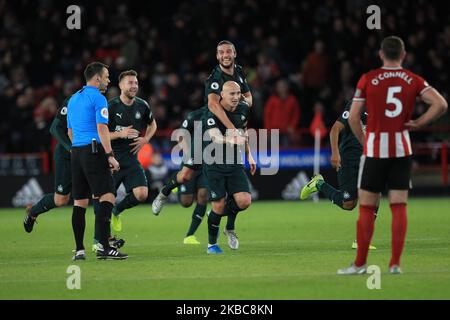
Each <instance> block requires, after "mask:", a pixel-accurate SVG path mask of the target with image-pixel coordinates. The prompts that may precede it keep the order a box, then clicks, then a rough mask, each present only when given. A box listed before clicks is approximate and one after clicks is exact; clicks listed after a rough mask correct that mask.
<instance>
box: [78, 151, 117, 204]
mask: <svg viewBox="0 0 450 320" xmlns="http://www.w3.org/2000/svg"><path fill="white" fill-rule="evenodd" d="M71 165H72V196H73V198H74V199H75V200H81V199H89V198H91V195H94V196H95V197H100V196H102V195H104V194H106V193H114V183H113V177H112V174H111V170H110V168H109V163H108V159H107V158H106V156H105V151H104V150H103V148H102V147H101V146H99V147H98V153H95V154H93V153H92V152H91V146H90V145H89V146H83V147H73V148H72V157H71Z"/></svg>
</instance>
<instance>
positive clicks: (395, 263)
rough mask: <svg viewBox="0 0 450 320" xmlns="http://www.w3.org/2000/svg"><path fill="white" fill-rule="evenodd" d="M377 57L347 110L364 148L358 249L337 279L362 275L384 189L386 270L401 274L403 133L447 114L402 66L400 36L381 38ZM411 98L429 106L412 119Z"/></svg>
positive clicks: (406, 152)
mask: <svg viewBox="0 0 450 320" xmlns="http://www.w3.org/2000/svg"><path fill="white" fill-rule="evenodd" d="M379 55H380V58H381V60H382V61H383V66H382V67H381V68H378V69H375V70H372V71H369V72H368V73H366V74H364V75H362V77H361V78H360V80H359V81H358V84H357V87H356V91H355V95H354V98H353V103H352V106H351V109H350V116H349V124H350V127H351V129H352V131H353V133H354V134H355V136H356V138H357V139H358V141H360V143H361V144H363V145H364V150H363V156H362V157H361V164H360V171H359V177H358V188H359V190H358V193H359V202H360V204H359V219H358V222H357V228H356V238H357V242H358V250H357V254H356V259H355V261H354V262H352V263H351V265H350V267H348V268H343V269H339V270H338V271H337V273H338V274H339V275H351V274H363V273H366V271H367V267H366V262H367V256H368V249H369V244H370V241H371V239H372V235H373V231H374V221H375V209H376V206H377V203H378V201H379V198H380V192H381V191H383V190H384V189H385V188H386V187H387V189H388V199H389V203H390V207H391V211H392V255H391V260H390V262H389V272H390V273H391V274H400V273H401V269H400V257H401V254H402V251H403V246H404V242H405V237H406V227H407V214H406V211H407V210H406V202H407V200H408V189H409V188H410V187H411V181H410V177H411V164H412V148H411V141H410V138H409V132H408V129H410V130H413V129H416V128H420V127H422V126H424V125H427V124H428V123H430V122H431V121H433V120H434V119H436V118H438V117H439V116H441V115H442V114H443V113H445V111H446V110H447V102H446V101H445V99H444V98H443V97H442V96H441V95H440V94H439V93H438V92H437V91H436V90H435V89H433V88H432V87H430V86H429V84H428V83H427V82H426V81H425V80H424V79H422V78H421V77H420V76H418V75H416V74H414V73H413V72H411V71H409V70H407V69H404V68H402V62H403V60H404V58H405V56H406V52H405V46H404V43H403V41H402V40H401V39H400V38H399V37H395V36H390V37H387V38H385V39H384V40H383V41H382V43H381V50H380V52H379ZM416 97H420V98H421V99H422V101H424V102H425V103H426V104H428V105H429V106H430V107H429V108H428V110H427V111H426V112H425V113H424V114H423V115H422V116H420V117H419V118H418V119H416V120H411V116H412V114H413V109H414V103H415V100H416ZM364 106H366V109H367V113H368V116H367V128H366V134H364V132H363V130H362V127H361V123H360V117H361V113H362V112H363V107H364Z"/></svg>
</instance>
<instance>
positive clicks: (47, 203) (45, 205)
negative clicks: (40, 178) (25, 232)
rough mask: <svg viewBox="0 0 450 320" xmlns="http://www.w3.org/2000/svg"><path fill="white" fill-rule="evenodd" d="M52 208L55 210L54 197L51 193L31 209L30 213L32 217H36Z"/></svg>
mask: <svg viewBox="0 0 450 320" xmlns="http://www.w3.org/2000/svg"><path fill="white" fill-rule="evenodd" d="M53 208H56V204H55V195H54V194H53V193H47V194H46V195H45V196H43V197H42V199H41V200H39V202H38V203H36V204H35V205H34V206H33V207H32V208H31V211H30V212H31V215H32V216H33V217H37V216H38V215H40V214H41V213H44V212H47V211H49V210H52V209H53Z"/></svg>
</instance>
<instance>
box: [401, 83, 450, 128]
mask: <svg viewBox="0 0 450 320" xmlns="http://www.w3.org/2000/svg"><path fill="white" fill-rule="evenodd" d="M421 98H422V100H423V102H425V103H426V104H427V105H429V106H430V107H429V108H428V110H427V111H426V112H425V113H424V114H422V115H421V116H420V117H419V118H417V119H416V120H410V121H409V122H407V123H405V127H407V128H409V129H412V130H414V129H418V128H421V127H423V126H426V125H427V124H429V123H430V122H432V121H433V120H435V119H437V118H439V117H440V116H441V115H443V114H444V113H445V112H447V108H448V104H447V101H446V100H445V99H444V97H443V96H442V95H441V94H440V93H439V92H438V91H437V90H435V89H434V88H430V89H429V90H426V91H424V92H423V94H422V95H421Z"/></svg>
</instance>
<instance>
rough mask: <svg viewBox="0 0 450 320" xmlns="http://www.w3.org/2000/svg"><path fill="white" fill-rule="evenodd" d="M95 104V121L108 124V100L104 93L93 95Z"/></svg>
mask: <svg viewBox="0 0 450 320" xmlns="http://www.w3.org/2000/svg"><path fill="white" fill-rule="evenodd" d="M93 103H94V106H95V121H96V122H97V124H98V123H104V124H108V101H106V98H105V96H104V95H102V94H97V95H95V96H94V97H93Z"/></svg>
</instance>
